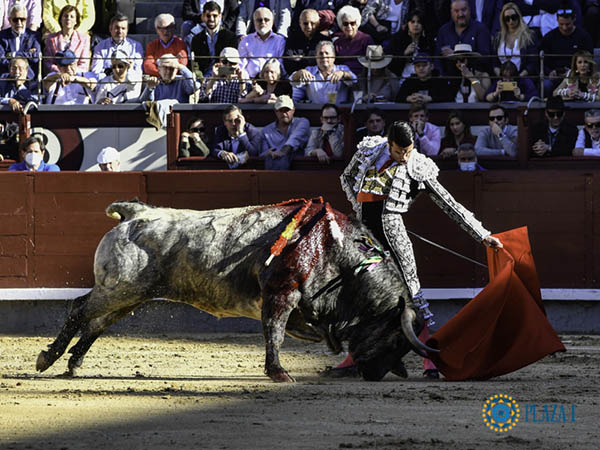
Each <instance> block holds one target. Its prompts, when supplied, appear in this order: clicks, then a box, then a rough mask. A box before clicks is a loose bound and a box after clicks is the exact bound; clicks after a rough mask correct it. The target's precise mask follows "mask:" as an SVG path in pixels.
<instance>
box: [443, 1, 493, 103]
mask: <svg viewBox="0 0 600 450" xmlns="http://www.w3.org/2000/svg"><path fill="white" fill-rule="evenodd" d="M450 15H451V16H452V20H451V21H450V22H448V23H446V24H444V25H443V26H442V27H441V28H440V31H439V32H438V35H437V38H436V43H435V54H436V55H438V56H439V55H441V56H446V57H449V56H452V55H454V50H453V49H455V48H456V45H457V44H463V45H469V46H470V47H471V51H472V52H473V53H474V54H479V56H481V55H489V54H490V53H491V51H490V32H489V31H488V29H487V28H486V27H485V25H483V24H482V23H480V22H477V21H476V20H472V19H471V9H470V7H469V3H468V2H467V0H452V3H451V5H450ZM438 61H439V65H436V67H437V68H438V70H440V72H441V73H442V75H452V74H453V72H454V70H453V64H452V60H451V59H449V58H448V59H446V60H438ZM488 66H489V64H488V61H483V62H482V63H481V67H482V69H483V71H485V72H488V70H487V67H488ZM484 93H485V91H484ZM480 101H481V100H480Z"/></svg>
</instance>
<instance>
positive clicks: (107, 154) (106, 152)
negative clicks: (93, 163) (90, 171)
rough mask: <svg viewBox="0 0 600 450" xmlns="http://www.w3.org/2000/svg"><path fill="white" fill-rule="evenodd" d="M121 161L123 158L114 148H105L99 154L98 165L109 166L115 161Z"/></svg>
mask: <svg viewBox="0 0 600 450" xmlns="http://www.w3.org/2000/svg"><path fill="white" fill-rule="evenodd" d="M120 160H121V157H120V155H119V152H118V151H117V149H116V148H114V147H105V148H103V149H102V151H101V152H100V153H99V154H98V159H97V161H98V164H108V163H111V162H113V161H120Z"/></svg>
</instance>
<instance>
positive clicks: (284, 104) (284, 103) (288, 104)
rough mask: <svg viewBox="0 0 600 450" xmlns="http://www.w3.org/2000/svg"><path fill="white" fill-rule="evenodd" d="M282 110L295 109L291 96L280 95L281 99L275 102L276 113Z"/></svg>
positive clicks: (278, 98)
mask: <svg viewBox="0 0 600 450" xmlns="http://www.w3.org/2000/svg"><path fill="white" fill-rule="evenodd" d="M281 108H289V109H294V101H293V100H292V99H291V98H290V96H289V95H280V96H279V97H277V100H275V107H274V109H275V111H277V110H278V109H281Z"/></svg>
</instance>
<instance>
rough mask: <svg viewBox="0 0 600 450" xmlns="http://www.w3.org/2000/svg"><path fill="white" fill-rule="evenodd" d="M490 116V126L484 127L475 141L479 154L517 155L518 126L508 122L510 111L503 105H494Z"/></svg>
mask: <svg viewBox="0 0 600 450" xmlns="http://www.w3.org/2000/svg"><path fill="white" fill-rule="evenodd" d="M488 118H489V120H490V126H489V127H488V128H484V129H483V130H482V131H481V133H479V136H477V142H476V143H475V151H476V152H477V155H479V156H508V157H511V158H515V157H516V156H517V127H516V126H514V125H509V124H508V113H507V111H506V109H504V107H503V106H500V105H492V106H491V107H490V110H489V115H488Z"/></svg>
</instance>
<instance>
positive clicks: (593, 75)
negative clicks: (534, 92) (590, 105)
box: [554, 50, 600, 102]
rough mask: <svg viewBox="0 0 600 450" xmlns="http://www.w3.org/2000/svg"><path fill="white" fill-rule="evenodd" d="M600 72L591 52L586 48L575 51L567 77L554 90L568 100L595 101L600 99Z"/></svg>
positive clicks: (555, 93)
mask: <svg viewBox="0 0 600 450" xmlns="http://www.w3.org/2000/svg"><path fill="white" fill-rule="evenodd" d="M599 90H600V74H599V73H598V70H597V68H596V62H595V61H594V58H593V57H592V55H591V53H590V52H588V51H586V50H579V51H577V52H575V54H574V55H573V58H572V59H571V69H570V70H569V72H568V74H567V76H566V78H565V79H564V80H563V81H562V83H560V85H559V86H558V87H557V88H556V89H555V90H554V95H560V96H561V97H562V98H563V99H564V100H568V101H584V102H595V101H597V100H599V99H600V93H599V92H598V91H599Z"/></svg>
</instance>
